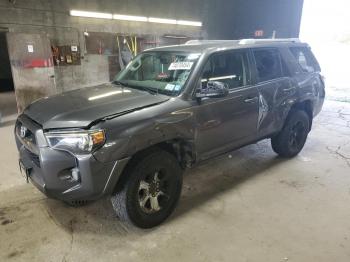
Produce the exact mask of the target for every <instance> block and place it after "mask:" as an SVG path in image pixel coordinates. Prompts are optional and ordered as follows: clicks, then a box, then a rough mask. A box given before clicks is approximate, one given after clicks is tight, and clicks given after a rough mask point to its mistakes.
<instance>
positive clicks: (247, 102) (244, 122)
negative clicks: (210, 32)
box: [195, 50, 259, 160]
mask: <svg viewBox="0 0 350 262" xmlns="http://www.w3.org/2000/svg"><path fill="white" fill-rule="evenodd" d="M208 81H219V82H223V83H225V84H227V86H228V88H229V94H228V96H226V97H222V98H205V99H202V101H201V103H200V104H199V105H198V106H197V107H196V108H195V114H196V123H197V128H196V148H197V153H198V158H199V160H201V159H205V158H208V157H211V156H213V155H216V154H219V153H222V152H225V151H228V150H230V149H233V148H235V147H239V146H241V145H243V144H246V143H248V142H250V141H253V140H254V139H255V138H256V135H257V123H258V105H259V104H258V102H259V99H258V98H259V94H258V90H257V88H256V87H255V86H251V85H250V83H251V78H250V72H249V66H248V54H247V53H246V51H241V50H237V51H229V52H227V51H225V52H219V53H216V54H213V55H212V56H210V57H209V59H208V61H207V63H206V66H205V67H204V70H203V73H202V77H201V85H202V86H201V88H206V84H207V82H208Z"/></svg>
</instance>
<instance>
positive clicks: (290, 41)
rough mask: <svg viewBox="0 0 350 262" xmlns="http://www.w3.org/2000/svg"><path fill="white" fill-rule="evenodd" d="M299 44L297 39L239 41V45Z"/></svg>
mask: <svg viewBox="0 0 350 262" xmlns="http://www.w3.org/2000/svg"><path fill="white" fill-rule="evenodd" d="M276 42H284V43H300V39H299V38H263V39H241V40H239V44H240V45H251V44H257V43H276Z"/></svg>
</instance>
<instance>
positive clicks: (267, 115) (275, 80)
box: [252, 48, 297, 137]
mask: <svg viewBox="0 0 350 262" xmlns="http://www.w3.org/2000/svg"><path fill="white" fill-rule="evenodd" d="M252 55H253V60H254V61H255V70H254V71H255V82H256V84H257V85H256V86H257V88H258V90H259V120H258V135H259V137H266V136H269V135H271V134H273V133H274V132H276V131H278V130H279V129H280V128H281V126H282V124H283V121H282V119H283V116H285V114H286V112H285V111H286V110H288V109H289V108H288V106H287V105H288V103H289V101H290V99H293V97H295V96H296V92H297V88H296V84H295V83H293V81H292V79H291V78H290V73H289V69H288V68H287V65H286V64H285V61H284V60H283V59H282V56H281V53H280V50H279V49H278V48H257V49H253V50H252Z"/></svg>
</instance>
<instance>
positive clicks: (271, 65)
mask: <svg viewBox="0 0 350 262" xmlns="http://www.w3.org/2000/svg"><path fill="white" fill-rule="evenodd" d="M253 53H254V57H255V62H256V67H257V71H258V81H259V82H264V81H268V80H273V79H276V78H280V77H282V76H283V75H284V74H283V73H282V67H281V57H280V53H279V52H278V50H277V49H258V50H253Z"/></svg>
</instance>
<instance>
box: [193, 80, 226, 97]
mask: <svg viewBox="0 0 350 262" xmlns="http://www.w3.org/2000/svg"><path fill="white" fill-rule="evenodd" d="M228 93H229V91H228V86H227V84H226V83H223V82H218V81H208V83H207V85H206V88H201V89H199V90H198V92H197V93H196V98H204V97H225V96H227V95H228Z"/></svg>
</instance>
